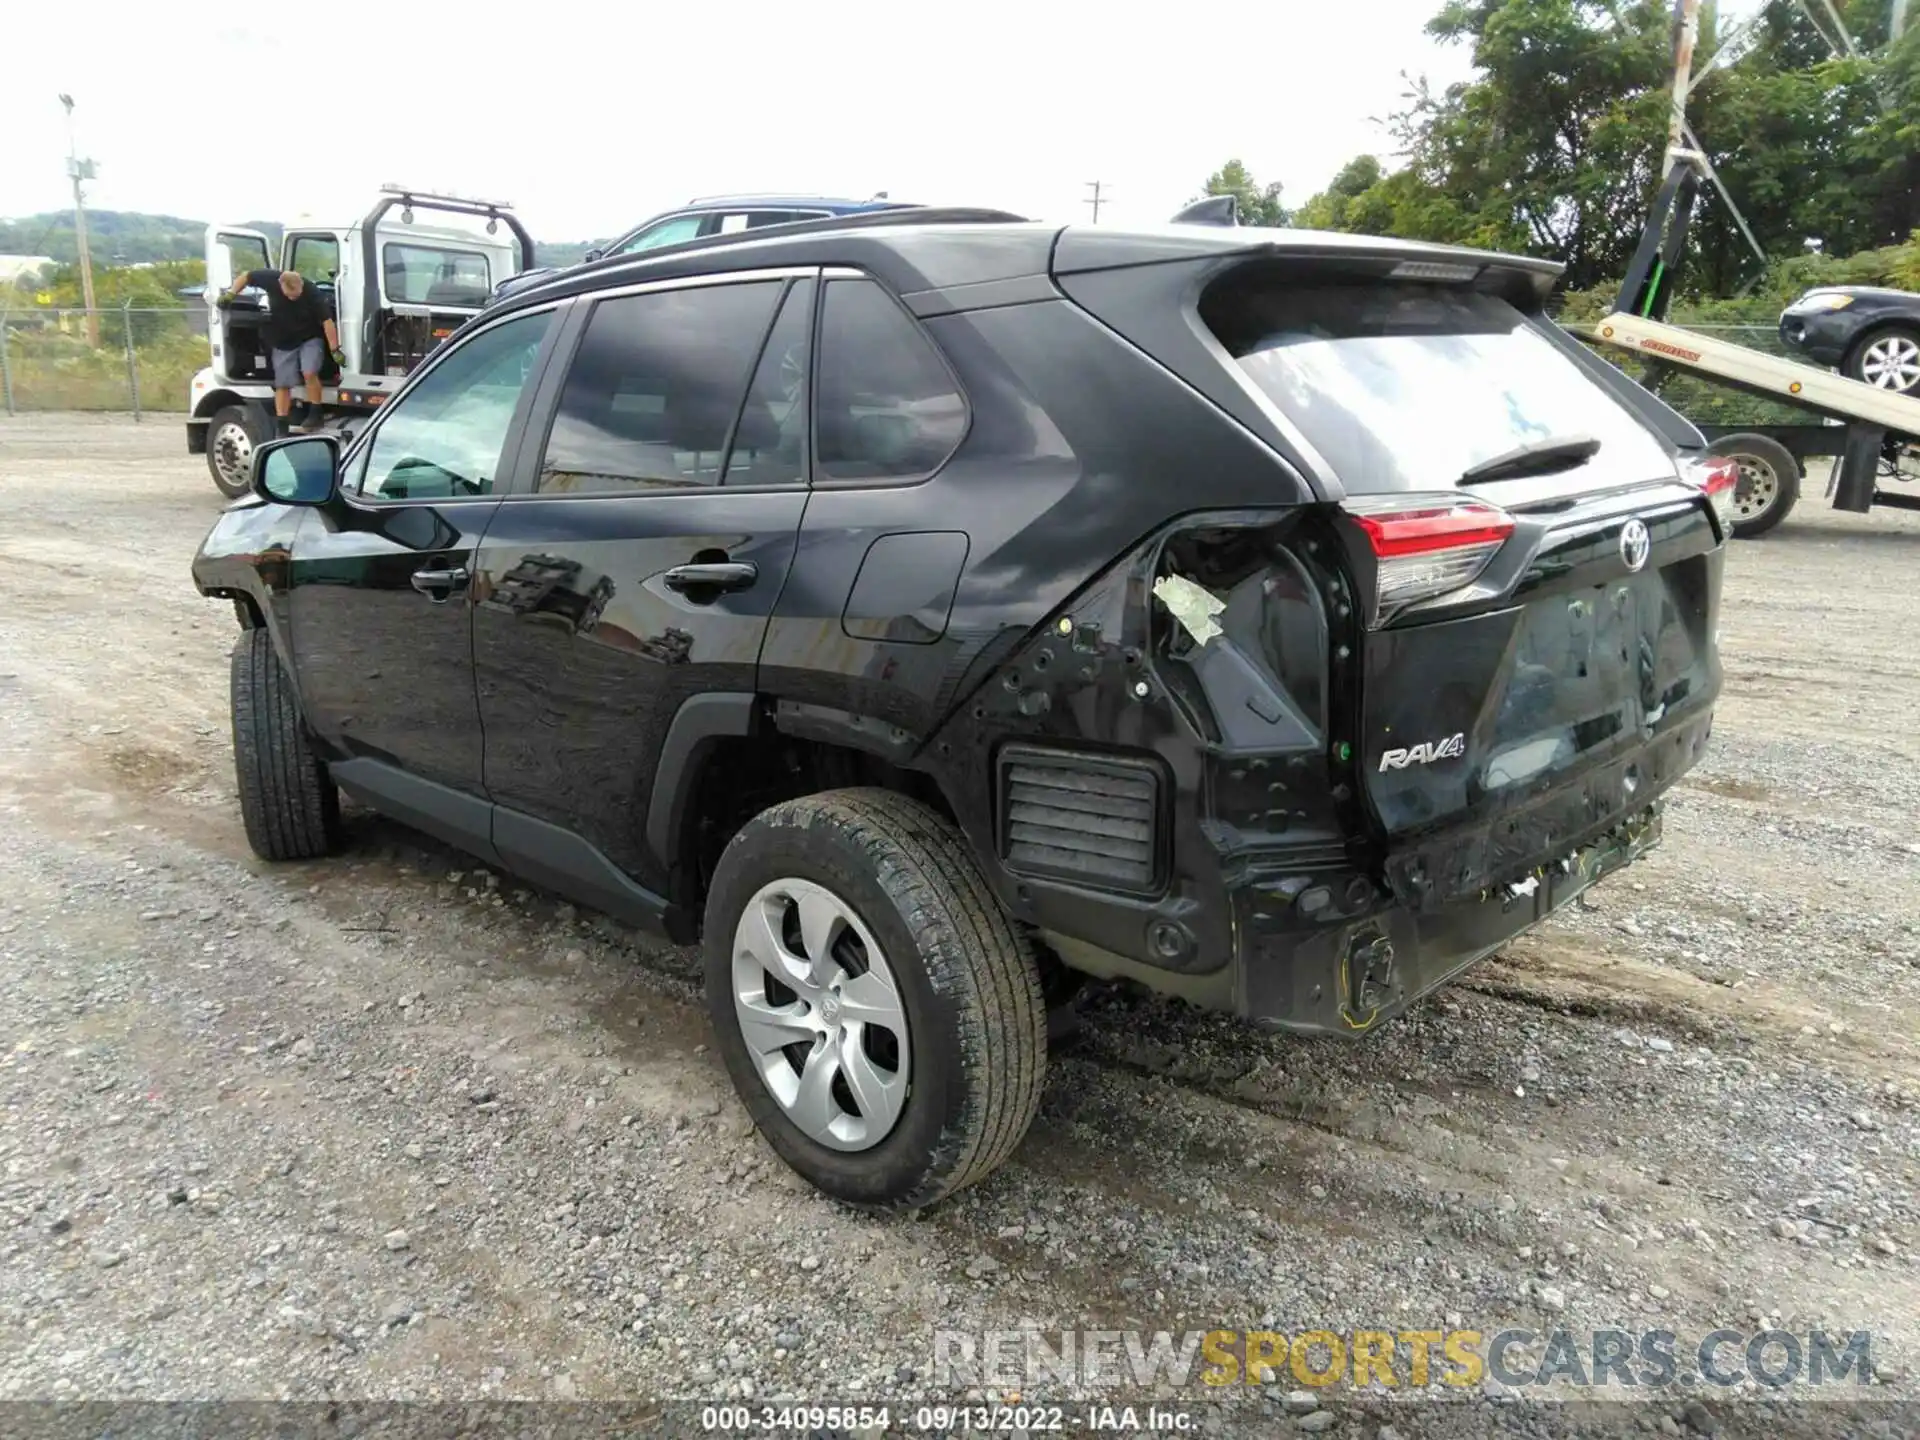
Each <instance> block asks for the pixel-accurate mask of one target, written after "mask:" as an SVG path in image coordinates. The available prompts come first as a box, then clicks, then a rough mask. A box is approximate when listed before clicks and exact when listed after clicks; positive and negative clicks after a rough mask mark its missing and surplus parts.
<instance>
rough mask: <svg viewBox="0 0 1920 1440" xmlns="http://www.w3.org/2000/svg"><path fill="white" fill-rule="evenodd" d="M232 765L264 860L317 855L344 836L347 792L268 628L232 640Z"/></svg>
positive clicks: (244, 814)
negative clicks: (310, 734) (320, 747)
mask: <svg viewBox="0 0 1920 1440" xmlns="http://www.w3.org/2000/svg"><path fill="white" fill-rule="evenodd" d="M233 769H234V775H235V778H236V779H238V781H239V782H240V815H241V818H242V819H243V820H245V821H246V825H247V843H248V844H249V845H251V846H252V847H253V851H254V854H256V855H258V856H259V857H260V858H261V859H262V860H311V859H313V858H315V857H316V856H320V855H325V854H326V853H327V852H328V851H330V850H332V849H333V848H334V846H335V845H336V844H338V843H339V839H340V792H339V790H338V789H336V788H335V787H334V783H333V778H332V777H331V776H330V775H328V773H327V767H326V766H325V764H323V763H322V762H321V760H320V757H319V756H317V755H315V754H314V753H313V747H312V746H311V745H310V744H309V743H308V740H307V731H306V726H305V725H304V724H302V722H301V719H300V710H299V707H298V706H297V705H296V704H295V703H294V698H293V687H292V685H291V684H289V683H288V681H287V673H286V671H285V670H283V669H282V668H281V666H280V657H279V656H277V655H275V654H274V653H273V641H272V640H270V639H269V638H268V636H267V632H266V631H265V630H263V629H258V628H256V629H253V630H248V631H245V632H244V633H243V634H242V635H241V636H240V639H239V641H238V642H237V643H236V644H235V645H234V647H233Z"/></svg>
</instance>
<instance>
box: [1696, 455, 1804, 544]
mask: <svg viewBox="0 0 1920 1440" xmlns="http://www.w3.org/2000/svg"><path fill="white" fill-rule="evenodd" d="M1707 453H1708V454H1709V455H1722V456H1725V457H1726V458H1727V459H1729V460H1731V461H1733V463H1734V464H1735V465H1737V466H1739V467H1740V485H1739V488H1738V489H1736V490H1735V491H1734V492H1733V533H1734V535H1735V537H1736V538H1738V539H1741V540H1751V539H1753V538H1754V537H1755V536H1756V535H1764V534H1766V533H1767V532H1768V531H1769V530H1771V529H1773V527H1774V526H1776V525H1778V524H1779V523H1780V522H1781V521H1782V520H1784V519H1786V518H1787V516H1788V514H1789V513H1791V512H1792V510H1793V506H1794V502H1795V501H1796V500H1798V499H1799V498H1800V479H1801V472H1800V462H1799V461H1798V460H1795V459H1794V458H1793V452H1792V451H1791V450H1789V449H1787V447H1786V446H1784V445H1782V444H1781V443H1780V442H1779V441H1778V440H1770V439H1768V438H1767V437H1766V436H1765V435H1723V436H1721V437H1720V438H1719V439H1718V440H1716V441H1714V442H1713V443H1712V444H1711V445H1709V446H1708V447H1707Z"/></svg>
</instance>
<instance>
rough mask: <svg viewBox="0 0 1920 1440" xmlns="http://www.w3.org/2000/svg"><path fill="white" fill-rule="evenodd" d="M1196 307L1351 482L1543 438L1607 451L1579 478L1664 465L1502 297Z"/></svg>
mask: <svg viewBox="0 0 1920 1440" xmlns="http://www.w3.org/2000/svg"><path fill="white" fill-rule="evenodd" d="M1201 317H1202V319H1203V320H1205V322H1206V323H1207V326H1208V328H1209V329H1211V330H1212V331H1213V333H1214V334H1215V336H1217V337H1218V338H1219V340H1220V343H1221V344H1222V345H1224V346H1225V347H1226V348H1227V351H1228V353H1229V354H1231V355H1232V356H1233V358H1234V359H1235V360H1236V361H1237V362H1238V363H1239V365H1240V368H1241V369H1242V370H1244V371H1245V372H1246V375H1247V377H1248V378H1249V379H1250V380H1252V382H1253V383H1254V385H1255V386H1257V387H1258V388H1259V389H1260V390H1261V391H1262V392H1263V393H1264V394H1265V395H1266V396H1267V398H1268V399H1269V400H1271V401H1272V402H1273V403H1274V405H1275V406H1277V407H1278V408H1279V409H1280V411H1281V412H1282V413H1283V414H1285V415H1286V417H1287V418H1288V419H1289V420H1291V421H1292V422H1293V423H1294V424H1295V425H1296V426H1298V427H1299V429H1300V430H1301V432H1302V433H1303V434H1304V435H1305V436H1306V438H1307V440H1308V442H1309V443H1311V444H1312V446H1313V447H1314V449H1316V450H1318V451H1319V452H1320V454H1321V455H1322V456H1324V457H1325V459H1326V461H1327V463H1328V464H1329V465H1330V466H1332V467H1333V471H1334V474H1335V475H1336V476H1337V477H1338V478H1339V480H1340V483H1341V484H1342V485H1343V486H1344V487H1346V488H1347V489H1348V490H1350V491H1355V492H1358V493H1374V492H1380V491H1406V490H1449V489H1452V488H1453V486H1454V484H1455V483H1456V482H1457V481H1458V480H1459V478H1460V476H1461V475H1462V474H1464V473H1465V472H1466V471H1467V470H1469V469H1471V468H1472V467H1473V466H1475V465H1478V464H1480V463H1481V462H1482V461H1485V460H1490V459H1492V458H1493V457H1494V456H1496V455H1502V454H1505V453H1507V452H1508V451H1511V450H1513V449H1515V448H1516V447H1518V446H1521V445H1526V444H1529V443H1531V442H1534V441H1539V440H1543V439H1547V438H1548V437H1554V438H1558V437H1562V436H1590V437H1592V438H1593V439H1596V440H1598V441H1599V442H1600V449H1599V451H1598V452H1597V453H1596V454H1595V455H1594V457H1593V459H1592V460H1591V461H1589V462H1588V463H1587V465H1586V466H1585V467H1583V469H1582V470H1580V471H1569V472H1567V474H1568V476H1569V478H1571V477H1573V476H1575V475H1578V476H1579V479H1578V481H1577V482H1576V483H1578V484H1579V485H1581V486H1582V487H1583V488H1584V487H1586V486H1589V485H1591V484H1593V483H1594V482H1595V481H1598V480H1603V479H1604V480H1605V481H1606V482H1608V483H1614V482H1619V483H1627V482H1632V481H1639V480H1646V479H1650V478H1653V477H1654V476H1656V475H1659V474H1661V473H1663V472H1665V471H1668V470H1670V468H1671V463H1670V461H1669V460H1668V459H1667V456H1666V452H1665V451H1664V450H1663V449H1662V447H1661V445H1660V443H1659V441H1658V440H1657V439H1655V438H1654V436H1653V435H1652V433H1651V432H1650V431H1648V430H1647V429H1646V428H1645V427H1644V426H1642V425H1641V423H1640V422H1639V421H1638V420H1637V419H1636V418H1635V417H1634V416H1633V415H1632V414H1631V413H1630V412H1629V411H1627V410H1626V409H1625V408H1624V407H1623V406H1621V405H1620V404H1619V403H1618V402H1617V401H1616V400H1614V398H1613V397H1612V396H1611V395H1609V394H1608V393H1607V392H1606V391H1605V390H1603V389H1601V388H1600V386H1598V385H1597V384H1595V383H1594V382H1593V380H1591V379H1590V378H1589V377H1588V376H1587V375H1586V374H1585V373H1584V372H1583V371H1582V370H1581V369H1580V368H1579V366H1578V365H1577V364H1575V362H1574V361H1573V360H1571V359H1570V358H1568V357H1567V356H1566V355H1565V354H1563V353H1562V352H1561V351H1560V350H1558V349H1557V348H1555V346H1554V344H1553V342H1552V341H1550V340H1548V339H1547V338H1546V337H1545V336H1543V335H1541V334H1539V333H1538V332H1537V331H1535V330H1534V329H1533V328H1532V327H1531V326H1530V325H1529V324H1528V322H1527V320H1526V318H1525V317H1524V316H1523V315H1521V313H1520V312H1519V311H1518V310H1516V309H1515V308H1514V307H1513V306H1511V305H1509V304H1508V303H1507V302H1506V301H1504V300H1501V299H1499V298H1497V297H1495V296H1492V295H1482V294H1477V293H1475V292H1473V291H1468V290H1461V289H1457V288H1453V287H1448V286H1441V285H1419V284H1382V283H1379V282H1377V281H1376V282H1374V283H1372V284H1353V283H1335V284H1326V283H1318V284H1316V283H1311V282H1306V281H1304V280H1301V279H1296V280H1293V281H1292V282H1290V283H1289V284H1287V285H1285V286H1284V287H1283V286H1278V285H1271V284H1269V285H1257V284H1254V285H1250V284H1244V283H1242V284H1236V283H1233V282H1231V281H1229V282H1228V283H1227V284H1226V285H1223V286H1219V287H1216V288H1215V290H1213V291H1212V292H1210V293H1209V294H1208V295H1207V296H1206V297H1205V298H1204V299H1203V300H1202V302H1201Z"/></svg>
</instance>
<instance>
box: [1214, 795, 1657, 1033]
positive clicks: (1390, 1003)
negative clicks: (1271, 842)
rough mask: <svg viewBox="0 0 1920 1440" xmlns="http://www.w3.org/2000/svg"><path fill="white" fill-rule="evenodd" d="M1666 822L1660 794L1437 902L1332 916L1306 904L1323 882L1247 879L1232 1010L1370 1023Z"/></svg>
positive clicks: (1262, 1020) (1605, 871) (1502, 938)
mask: <svg viewBox="0 0 1920 1440" xmlns="http://www.w3.org/2000/svg"><path fill="white" fill-rule="evenodd" d="M1660 833H1661V806H1660V805H1659V804H1658V803H1655V804H1652V805H1649V806H1647V807H1646V808H1645V809H1643V810H1639V811H1637V812H1635V813H1634V814H1633V815H1631V816H1629V817H1628V818H1626V819H1624V820H1622V821H1620V822H1619V823H1618V824H1616V825H1614V826H1612V827H1611V828H1610V829H1608V830H1606V831H1605V832H1604V833H1602V834H1601V835H1599V836H1598V837H1596V838H1594V839H1592V840H1590V841H1588V842H1587V843H1585V844H1581V845H1578V846H1575V847H1572V848H1570V849H1569V850H1567V851H1566V852H1565V853H1564V854H1562V855H1559V856H1557V857H1555V858H1554V859H1553V860H1552V861H1550V862H1548V863H1546V864H1544V865H1540V866H1536V867H1535V868H1534V869H1533V870H1532V871H1531V872H1530V873H1528V874H1527V875H1525V876H1524V877H1523V878H1521V879H1518V880H1513V881H1508V882H1506V883H1504V884H1502V885H1499V886H1497V887H1494V888H1490V889H1488V890H1486V891H1483V892H1481V893H1478V894H1474V895H1471V896H1467V897H1463V898H1461V899H1457V900H1453V901H1451V902H1450V903H1447V904H1443V905H1439V906H1435V907H1421V908H1416V907H1414V906H1409V905H1404V904H1399V903H1393V904H1389V905H1388V906H1386V907H1385V908H1382V909H1377V910H1374V911H1372V912H1371V913H1368V914H1365V915H1362V916H1358V917H1355V918H1351V919H1345V920H1339V921H1333V922H1321V923H1317V924H1316V923H1313V922H1312V920H1311V918H1310V917H1307V916H1303V915H1302V914H1301V904H1302V902H1303V901H1304V902H1307V903H1308V904H1309V905H1310V906H1311V905H1312V903H1313V902H1314V900H1315V899H1316V897H1315V896H1314V894H1313V890H1314V889H1315V888H1322V887H1308V888H1306V889H1300V888H1298V886H1297V882H1296V883H1295V884H1291V885H1289V886H1287V887H1286V888H1284V889H1282V888H1269V887H1267V886H1265V885H1262V884H1260V883H1258V882H1255V883H1252V884H1249V885H1246V886H1244V887H1242V888H1240V889H1239V890H1237V891H1236V892H1235V893H1234V899H1233V904H1234V928H1235V931H1236V932H1237V935H1236V938H1237V940H1238V944H1237V945H1236V947H1235V948H1236V954H1235V959H1234V967H1235V971H1236V987H1235V988H1236V996H1235V1000H1236V1003H1235V1009H1236V1010H1237V1011H1238V1012H1239V1014H1240V1015H1241V1016H1242V1018H1244V1019H1246V1020H1248V1021H1251V1022H1252V1023H1254V1024H1256V1025H1261V1026H1265V1027H1268V1028H1272V1029H1279V1030H1293V1031H1303V1032H1309V1033H1321V1034H1336V1035H1360V1034H1364V1033H1365V1032H1366V1031H1368V1030H1371V1029H1372V1028H1373V1027H1374V1026H1375V1025H1377V1024H1379V1023H1380V1022H1381V1021H1382V1020H1387V1019H1391V1018H1392V1017H1393V1016H1395V1015H1398V1014H1399V1013H1400V1012H1401V1011H1403V1010H1405V1009H1406V1008H1407V1007H1408V1006H1409V1005H1411V1004H1413V1003H1414V1002H1415V1001H1417V1000H1419V999H1420V998H1421V997H1422V996H1424V995H1427V994H1430V993H1431V992H1432V991H1434V990H1436V989H1438V988H1439V987H1440V986H1442V985H1444V984H1446V983H1447V982H1448V981H1449V980H1452V979H1453V978H1454V977H1455V976H1456V975H1458V974H1460V972H1461V971H1463V970H1465V969H1467V968H1468V967H1469V966H1471V965H1473V964H1474V962H1475V961H1478V960H1481V959H1483V958H1485V957H1486V956H1487V955H1489V954H1491V953H1492V952H1494V951H1495V950H1498V949H1499V948H1500V947H1501V946H1503V945H1505V944H1506V943H1507V942H1508V941H1510V940H1512V939H1513V938H1514V937H1516V936H1518V935H1520V934H1521V933H1523V932H1524V931H1526V930H1529V929H1531V928H1532V927H1533V926H1535V925H1537V924H1538V923H1539V922H1540V921H1542V920H1544V919H1546V917H1547V916H1549V915H1551V914H1552V913H1553V912H1554V911H1556V910H1558V909H1560V908H1561V907H1562V906H1564V905H1566V904H1568V903H1570V902H1571V901H1572V900H1573V899H1574V898H1575V897H1576V896H1578V895H1579V894H1580V893H1581V892H1582V891H1584V890H1586V889H1587V888H1588V887H1589V886H1591V885H1592V884H1594V883H1595V882H1596V881H1598V880H1600V879H1601V878H1603V877H1604V876H1607V875H1610V874H1612V873H1613V872H1614V871H1616V870H1618V869H1620V868H1622V867H1623V866H1626V865H1629V864H1631V863H1632V862H1633V861H1635V860H1637V859H1639V858H1640V856H1642V855H1644V854H1645V853H1646V852H1647V851H1648V850H1650V849H1652V848H1653V846H1655V845H1656V844H1658V843H1659V840H1660ZM1327 893H1331V890H1330V888H1328V891H1327ZM1303 922H1304V923H1303Z"/></svg>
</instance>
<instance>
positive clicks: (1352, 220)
mask: <svg viewBox="0 0 1920 1440" xmlns="http://www.w3.org/2000/svg"><path fill="white" fill-rule="evenodd" d="M1384 174H1385V172H1384V171H1383V170H1382V168H1381V165H1380V161H1379V159H1378V157H1376V156H1373V155H1361V156H1358V157H1357V158H1355V159H1352V160H1349V161H1348V162H1347V163H1346V164H1345V165H1344V166H1342V167H1341V169H1340V173H1339V174H1338V175H1336V176H1334V177H1333V180H1332V183H1330V184H1329V185H1328V186H1327V188H1326V189H1324V190H1322V191H1321V192H1320V193H1319V194H1318V195H1316V196H1314V197H1313V198H1312V199H1311V200H1309V201H1307V203H1306V204H1304V205H1302V206H1301V207H1300V208H1299V209H1298V210H1297V211H1295V212H1294V216H1293V223H1294V224H1296V225H1298V226H1300V227H1301V228H1302V229H1303V230H1365V229H1366V228H1367V226H1366V225H1364V224H1362V223H1361V220H1362V217H1361V216H1360V215H1359V214H1358V213H1357V212H1356V210H1355V206H1354V203H1353V202H1354V201H1355V200H1357V199H1359V197H1360V196H1362V195H1365V194H1366V193H1367V192H1368V191H1369V190H1371V189H1373V187H1374V186H1376V185H1378V184H1379V183H1380V180H1381V178H1382V176H1383V175H1384Z"/></svg>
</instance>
